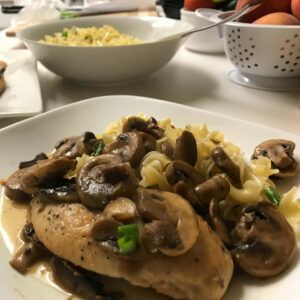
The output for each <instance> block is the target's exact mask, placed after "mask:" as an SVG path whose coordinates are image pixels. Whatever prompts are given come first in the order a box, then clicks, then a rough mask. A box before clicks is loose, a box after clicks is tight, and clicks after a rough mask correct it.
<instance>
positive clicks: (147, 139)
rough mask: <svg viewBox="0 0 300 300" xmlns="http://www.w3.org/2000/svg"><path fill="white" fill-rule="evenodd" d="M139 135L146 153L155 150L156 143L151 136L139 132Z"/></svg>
mask: <svg viewBox="0 0 300 300" xmlns="http://www.w3.org/2000/svg"><path fill="white" fill-rule="evenodd" d="M139 135H140V137H141V138H142V141H143V143H144V147H145V150H146V153H148V152H150V151H154V150H156V141H155V138H154V137H153V136H152V135H150V134H148V133H145V132H139Z"/></svg>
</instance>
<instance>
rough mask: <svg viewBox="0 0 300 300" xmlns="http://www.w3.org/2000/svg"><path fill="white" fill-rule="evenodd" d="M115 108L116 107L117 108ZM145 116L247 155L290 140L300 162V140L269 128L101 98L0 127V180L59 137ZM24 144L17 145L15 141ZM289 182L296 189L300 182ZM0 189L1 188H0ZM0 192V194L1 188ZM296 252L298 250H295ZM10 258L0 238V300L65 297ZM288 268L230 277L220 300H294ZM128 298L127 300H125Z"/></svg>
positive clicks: (295, 279)
mask: <svg viewBox="0 0 300 300" xmlns="http://www.w3.org/2000/svg"><path fill="white" fill-rule="evenodd" d="M116 108H117V109H116ZM140 112H144V113H146V114H147V115H149V116H155V117H156V118H158V119H161V118H166V117H170V118H172V119H173V121H174V123H175V124H176V125H178V126H183V125H186V124H190V123H194V124H199V123H207V124H208V126H209V128H210V129H212V130H213V129H219V130H222V131H223V132H224V133H225V136H226V138H227V139H228V140H231V141H234V142H236V143H237V144H238V145H240V147H241V148H242V149H243V150H244V151H245V155H246V156H247V157H250V155H251V153H252V151H253V148H254V146H255V145H257V144H258V143H259V142H261V141H262V140H265V139H270V138H286V139H291V140H293V141H294V142H295V143H296V144H297V146H298V147H297V148H296V153H295V155H296V159H298V160H300V137H298V136H295V135H292V134H290V133H288V132H284V131H281V130H276V129H273V128H269V127H265V126H260V125H256V124H252V123H248V122H245V121H242V120H237V119H232V118H229V117H226V116H222V115H218V114H214V113H211V112H207V111H204V110H199V109H196V108H191V107H188V106H183V105H179V104H174V103H171V102H165V101H160V100H155V99H149V98H143V97H136V96H105V97H98V98H93V99H89V100H86V101H81V102H77V103H74V104H71V105H68V106H65V107H62V108H59V109H56V110H53V111H51V112H47V113H44V114H42V115H39V116H36V117H33V118H31V119H28V120H25V121H22V122H20V123H17V124H15V125H12V126H9V127H7V128H3V129H0V141H1V143H0V157H1V168H0V178H3V177H6V176H8V175H9V174H10V173H11V172H13V171H14V170H15V169H16V167H17V165H18V163H19V162H20V161H22V160H27V159H31V158H32V157H33V156H34V155H35V154H36V153H37V152H40V151H48V150H49V149H51V148H52V147H53V145H54V144H55V142H56V141H57V140H59V139H60V138H62V137H66V136H70V135H74V134H78V133H79V132H82V131H84V130H91V131H94V132H101V131H103V130H104V129H105V128H106V126H107V124H108V123H110V122H112V121H115V120H117V119H119V118H120V117H121V116H124V115H132V114H137V113H140ZM20 140H22V141H26V143H22V144H21V145H20V144H19V143H18V147H16V142H18V141H20ZM293 184H295V185H297V186H299V185H300V178H299V177H298V178H296V179H295V181H294V182H293ZM0 189H1V188H0ZM0 192H1V190H0ZM298 252H299V251H298ZM10 257H11V254H10V253H9V251H8V250H7V248H6V246H5V244H4V241H3V236H2V237H0V274H1V280H0V299H5V300H20V299H30V300H39V299H41V295H43V299H44V300H52V299H57V300H59V299H66V296H65V293H63V292H61V291H59V290H56V289H55V288H53V287H51V286H49V285H46V284H45V283H44V282H42V281H39V280H38V279H36V278H34V277H33V276H30V275H29V276H26V277H25V276H22V275H20V274H18V273H17V272H15V271H14V270H13V269H12V268H11V267H10V266H9V264H8V261H9V260H10ZM296 260H297V261H295V262H294V264H293V267H291V268H290V269H289V270H287V271H286V272H285V273H284V274H283V275H281V276H279V277H277V278H275V279H269V280H263V281H262V280H257V279H253V278H252V279H251V278H249V277H247V276H245V275H242V274H239V276H238V278H234V280H233V281H232V284H231V287H230V289H229V290H228V292H227V294H226V296H225V298H224V299H226V300H232V299H235V300H253V299H258V300H262V299H263V300H282V299H289V300H298V299H299V294H300V286H299V276H300V262H299V254H298V256H297V257H296ZM129 299H130V300H140V299H143V300H163V299H164V300H166V298H165V297H163V296H158V295H157V294H153V293H147V295H146V294H144V292H142V291H141V290H139V292H138V294H135V295H131V297H130V298H129ZM129 299H127V300H129Z"/></svg>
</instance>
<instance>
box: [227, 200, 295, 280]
mask: <svg viewBox="0 0 300 300" xmlns="http://www.w3.org/2000/svg"><path fill="white" fill-rule="evenodd" d="M231 238H232V241H233V244H234V248H233V250H232V251H231V253H232V256H233V258H234V260H235V262H236V264H237V265H238V266H239V267H240V268H241V269H242V270H243V271H245V272H246V273H249V274H250V275H253V276H255V277H272V276H276V275H278V274H279V273H281V272H282V271H284V270H285V269H286V268H287V267H288V265H289V263H290V262H291V259H292V257H293V254H294V250H295V246H296V240H295V234H294V231H293V229H292V227H291V226H290V225H289V223H288V222H287V221H286V219H285V218H284V216H283V215H282V214H281V213H280V212H279V211H278V210H277V209H276V207H275V206H274V205H273V204H271V203H269V202H266V201H265V202H258V203H251V204H248V205H247V206H246V207H245V208H244V209H243V211H242V215H241V217H240V220H239V222H238V223H237V225H236V227H235V228H234V229H233V230H232V232H231Z"/></svg>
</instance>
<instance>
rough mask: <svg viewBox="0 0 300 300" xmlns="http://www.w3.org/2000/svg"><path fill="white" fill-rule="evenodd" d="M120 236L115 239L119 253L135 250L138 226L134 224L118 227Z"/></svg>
mask: <svg viewBox="0 0 300 300" xmlns="http://www.w3.org/2000/svg"><path fill="white" fill-rule="evenodd" d="M118 233H119V235H120V238H119V239H118V240H117V244H118V247H119V248H120V251H121V253H124V254H127V253H131V252H133V251H135V250H136V248H137V247H138V243H139V238H140V237H139V228H138V226H137V225H136V224H128V225H122V226H119V227H118Z"/></svg>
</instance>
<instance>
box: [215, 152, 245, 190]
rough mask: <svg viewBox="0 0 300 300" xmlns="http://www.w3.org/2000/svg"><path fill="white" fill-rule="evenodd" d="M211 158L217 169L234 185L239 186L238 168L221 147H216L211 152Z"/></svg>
mask: <svg viewBox="0 0 300 300" xmlns="http://www.w3.org/2000/svg"><path fill="white" fill-rule="evenodd" d="M211 158H212V159H213V161H214V163H215V164H216V165H217V166H218V168H219V169H220V170H221V171H223V172H224V173H226V174H227V175H228V176H229V178H230V179H231V180H233V182H234V183H236V184H238V185H241V175H240V168H239V167H238V166H237V165H236V164H235V163H234V162H233V161H232V160H231V158H230V157H229V156H228V155H227V153H226V152H225V151H224V149H223V148H222V147H216V148H214V149H213V150H212V152H211Z"/></svg>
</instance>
